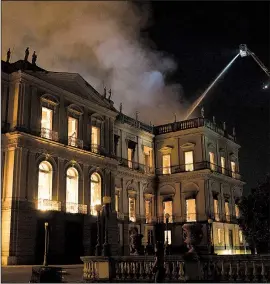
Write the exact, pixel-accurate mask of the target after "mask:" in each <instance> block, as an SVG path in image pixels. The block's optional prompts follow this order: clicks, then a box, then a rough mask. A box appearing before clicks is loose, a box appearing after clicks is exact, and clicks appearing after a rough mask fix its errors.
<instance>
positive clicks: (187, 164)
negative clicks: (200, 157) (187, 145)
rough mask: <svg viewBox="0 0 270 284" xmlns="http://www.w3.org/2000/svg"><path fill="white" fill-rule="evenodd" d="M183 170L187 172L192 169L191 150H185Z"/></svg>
mask: <svg viewBox="0 0 270 284" xmlns="http://www.w3.org/2000/svg"><path fill="white" fill-rule="evenodd" d="M185 170H186V171H187V172H190V171H193V170H194V164H193V151H188V152H185Z"/></svg>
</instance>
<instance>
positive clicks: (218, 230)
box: [217, 228, 222, 245]
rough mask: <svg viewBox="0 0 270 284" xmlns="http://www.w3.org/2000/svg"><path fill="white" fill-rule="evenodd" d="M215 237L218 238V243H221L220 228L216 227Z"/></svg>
mask: <svg viewBox="0 0 270 284" xmlns="http://www.w3.org/2000/svg"><path fill="white" fill-rule="evenodd" d="M217 238H218V244H219V245H220V244H222V240H221V229H220V228H218V229H217Z"/></svg>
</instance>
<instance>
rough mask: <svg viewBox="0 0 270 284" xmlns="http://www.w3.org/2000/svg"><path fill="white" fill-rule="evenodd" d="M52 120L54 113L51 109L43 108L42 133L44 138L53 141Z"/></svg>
mask: <svg viewBox="0 0 270 284" xmlns="http://www.w3.org/2000/svg"><path fill="white" fill-rule="evenodd" d="M52 118H53V111H52V110H51V109H49V108H46V107H42V119H41V133H42V137H44V138H47V139H52V132H51V130H52Z"/></svg>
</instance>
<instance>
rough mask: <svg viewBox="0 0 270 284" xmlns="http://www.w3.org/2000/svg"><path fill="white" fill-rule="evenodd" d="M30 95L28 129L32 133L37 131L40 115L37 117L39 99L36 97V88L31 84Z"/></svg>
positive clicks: (39, 124)
mask: <svg viewBox="0 0 270 284" xmlns="http://www.w3.org/2000/svg"><path fill="white" fill-rule="evenodd" d="M30 92H31V95H30V98H29V100H31V110H30V129H31V132H33V133H36V134H37V133H39V131H40V126H41V117H39V116H38V115H39V112H40V111H39V109H40V100H39V97H38V92H37V88H36V87H34V86H31V89H30Z"/></svg>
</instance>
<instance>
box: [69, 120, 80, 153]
mask: <svg viewBox="0 0 270 284" xmlns="http://www.w3.org/2000/svg"><path fill="white" fill-rule="evenodd" d="M68 137H69V145H71V146H75V147H76V146H77V141H76V139H77V138H78V119H76V118H73V117H71V116H69V117H68Z"/></svg>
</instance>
